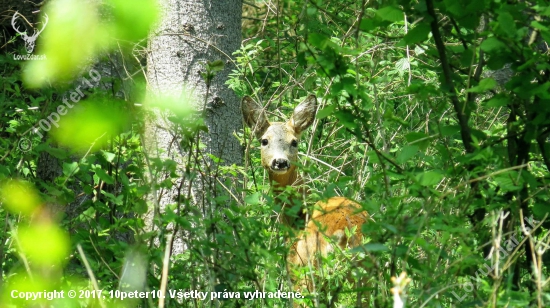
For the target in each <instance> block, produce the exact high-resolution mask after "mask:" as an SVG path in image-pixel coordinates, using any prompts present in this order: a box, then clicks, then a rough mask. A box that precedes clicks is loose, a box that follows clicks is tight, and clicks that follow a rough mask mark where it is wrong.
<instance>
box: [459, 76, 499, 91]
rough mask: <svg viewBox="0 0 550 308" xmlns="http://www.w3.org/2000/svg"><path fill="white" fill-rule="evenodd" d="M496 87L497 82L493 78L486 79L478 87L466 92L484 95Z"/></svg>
mask: <svg viewBox="0 0 550 308" xmlns="http://www.w3.org/2000/svg"><path fill="white" fill-rule="evenodd" d="M496 86H497V82H496V81H495V80H494V79H493V78H485V79H482V80H481V81H480V82H479V84H478V85H477V86H475V87H472V88H470V89H468V90H466V92H474V93H483V92H486V91H489V90H492V89H494V88H495V87H496Z"/></svg>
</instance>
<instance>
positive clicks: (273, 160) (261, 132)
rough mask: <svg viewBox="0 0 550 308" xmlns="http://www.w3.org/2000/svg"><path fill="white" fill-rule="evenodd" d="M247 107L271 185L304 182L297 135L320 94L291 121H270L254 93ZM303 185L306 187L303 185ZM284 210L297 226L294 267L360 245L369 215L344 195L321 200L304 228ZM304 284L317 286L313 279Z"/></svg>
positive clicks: (245, 101)
mask: <svg viewBox="0 0 550 308" xmlns="http://www.w3.org/2000/svg"><path fill="white" fill-rule="evenodd" d="M242 111H243V115H244V119H245V122H246V124H247V125H248V126H249V127H250V128H251V130H252V131H253V133H254V135H255V136H256V138H258V139H259V140H260V143H261V145H262V147H261V156H262V159H261V161H262V166H263V167H264V168H265V169H266V170H267V171H268V174H269V180H270V181H271V183H273V189H272V190H273V191H274V192H275V193H279V192H281V191H282V190H284V188H285V187H287V186H298V187H299V186H300V185H301V184H302V179H301V178H300V176H299V175H298V171H297V169H296V165H295V163H296V162H297V161H298V141H299V139H300V136H301V133H302V132H303V131H304V130H305V129H307V128H308V127H309V126H310V125H311V124H312V123H313V120H314V119H315V114H316V111H317V99H316V98H315V96H313V95H310V96H309V97H308V98H306V100H304V101H303V102H302V103H300V104H299V105H298V106H297V107H296V108H295V109H294V113H293V114H292V116H291V118H290V120H289V121H287V122H273V123H270V122H269V121H268V120H267V116H266V114H265V112H264V110H263V109H262V107H261V106H260V105H259V104H257V103H256V102H254V101H253V100H252V99H251V98H250V97H245V98H244V99H243V102H242ZM299 190H301V192H304V191H303V188H299ZM276 200H277V199H276ZM279 202H280V201H279ZM303 212H304V211H303V210H301V211H299V215H298V218H299V219H301V218H305V214H304V213H303ZM281 216H282V217H281V218H280V220H279V221H280V222H281V223H283V224H286V225H288V226H290V227H292V228H294V229H296V231H298V232H297V233H298V238H297V239H295V240H294V241H293V243H292V246H291V249H290V253H289V257H288V260H287V261H288V262H289V264H290V265H291V267H292V266H305V265H308V264H311V265H313V266H318V264H317V262H316V255H317V254H320V255H322V256H326V255H327V254H328V253H330V252H332V251H334V247H333V244H336V245H338V246H339V247H340V248H341V249H345V248H347V247H354V246H358V245H360V244H361V240H362V234H361V225H362V224H363V223H365V222H366V220H367V217H368V215H367V213H366V212H365V211H363V210H362V209H361V206H360V205H359V204H357V203H356V202H354V201H352V200H350V199H347V198H344V197H332V198H330V199H328V200H326V201H319V202H317V204H315V206H314V211H313V213H312V215H311V217H310V219H309V221H308V222H307V223H306V225H305V228H304V229H303V230H302V229H297V224H296V223H295V221H294V219H293V218H292V217H289V216H288V215H286V214H285V213H284V206H283V211H282V213H281ZM353 227H357V228H356V229H355V233H354V234H353V235H351V236H349V237H348V236H347V235H346V232H345V230H346V228H347V229H348V230H351V229H352V228H353ZM300 284H301V285H305V286H306V287H307V288H308V289H310V291H312V290H311V285H310V284H309V283H303V282H301V283H300ZM298 287H299V286H298Z"/></svg>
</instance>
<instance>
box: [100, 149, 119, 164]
mask: <svg viewBox="0 0 550 308" xmlns="http://www.w3.org/2000/svg"><path fill="white" fill-rule="evenodd" d="M102 154H103V157H105V160H106V161H108V162H110V163H112V162H113V160H114V159H115V157H116V154H114V153H110V152H106V151H102Z"/></svg>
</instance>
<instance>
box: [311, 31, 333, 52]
mask: <svg viewBox="0 0 550 308" xmlns="http://www.w3.org/2000/svg"><path fill="white" fill-rule="evenodd" d="M308 42H309V43H310V44H311V45H312V46H315V47H317V48H321V49H323V48H325V47H326V46H327V44H328V42H329V39H328V37H326V36H325V35H322V34H320V33H310V34H309V36H308Z"/></svg>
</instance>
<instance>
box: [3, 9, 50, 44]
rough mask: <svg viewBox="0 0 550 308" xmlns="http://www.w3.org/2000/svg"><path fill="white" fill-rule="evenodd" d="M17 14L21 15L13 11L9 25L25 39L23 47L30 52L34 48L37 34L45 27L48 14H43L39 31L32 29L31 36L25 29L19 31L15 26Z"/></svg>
mask: <svg viewBox="0 0 550 308" xmlns="http://www.w3.org/2000/svg"><path fill="white" fill-rule="evenodd" d="M19 16H22V15H21V14H20V13H19V12H15V14H13V17H12V18H11V25H12V27H13V29H14V30H15V32H17V33H19V34H20V35H21V37H22V38H23V40H24V41H25V49H26V50H27V52H28V53H32V51H33V50H34V45H35V43H36V39H37V38H38V35H40V33H42V31H44V29H45V28H46V25H47V24H48V15H47V14H44V22H43V23H42V29H40V30H39V31H37V30H36V29H34V32H33V35H31V36H29V35H27V32H26V31H21V30H19V28H18V27H17V25H16V21H17V19H18V18H19Z"/></svg>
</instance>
